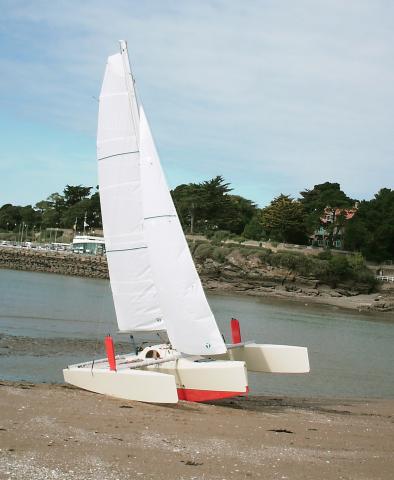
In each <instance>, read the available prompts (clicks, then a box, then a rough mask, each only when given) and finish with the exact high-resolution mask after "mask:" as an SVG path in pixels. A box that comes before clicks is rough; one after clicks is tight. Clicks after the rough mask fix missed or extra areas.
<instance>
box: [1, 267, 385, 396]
mask: <svg viewBox="0 0 394 480" xmlns="http://www.w3.org/2000/svg"><path fill="white" fill-rule="evenodd" d="M208 300H209V303H210V305H211V307H212V310H213V312H214V314H215V316H216V319H217V321H218V324H219V327H220V329H221V331H222V332H223V333H224V335H225V337H226V338H227V340H230V338H229V337H230V328H229V321H230V318H231V317H236V318H238V319H239V320H240V322H241V329H242V334H243V339H244V340H247V339H250V340H254V341H256V342H258V343H277V344H288V345H302V346H306V347H308V349H309V356H310V363H311V373H310V374H305V375H304V374H302V375H283V374H281V375H274V374H250V375H249V381H250V390H251V393H252V394H265V395H292V396H314V397H351V398H366V397H370V398H373V397H377V398H388V397H394V375H393V367H394V317H393V315H392V314H376V313H375V314H365V313H364V314H360V313H353V312H346V311H343V310H340V309H337V308H334V307H326V306H317V305H305V304H303V303H296V302H284V301H279V300H269V299H256V298H251V297H247V298H243V297H230V296H220V295H209V296H208ZM116 331H117V327H116V320H115V312H114V307H113V303H112V297H111V293H110V288H109V282H108V281H105V280H92V279H85V278H76V277H65V276H61V275H53V274H47V273H33V272H20V271H14V270H0V379H4V380H27V381H32V382H62V381H63V378H62V368H64V367H65V366H66V365H69V364H72V363H78V362H81V361H85V360H89V359H92V358H100V357H102V356H103V352H104V351H103V346H102V339H103V337H104V335H105V334H106V333H109V332H110V333H112V334H113V335H114V337H115V340H116V341H117V342H119V343H117V351H118V352H120V351H126V350H129V345H128V343H126V342H128V341H129V340H128V338H127V337H125V336H124V335H123V336H117V335H115V334H114V332H116Z"/></svg>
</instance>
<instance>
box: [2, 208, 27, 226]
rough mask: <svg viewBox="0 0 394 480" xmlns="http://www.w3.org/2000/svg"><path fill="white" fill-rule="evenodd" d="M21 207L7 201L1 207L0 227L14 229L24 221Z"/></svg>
mask: <svg viewBox="0 0 394 480" xmlns="http://www.w3.org/2000/svg"><path fill="white" fill-rule="evenodd" d="M20 210H21V207H17V206H15V205H12V204H11V203H6V204H5V205H3V206H2V207H1V208H0V228H2V229H4V230H14V228H15V226H16V225H17V224H19V223H21V221H22V217H21V212H20Z"/></svg>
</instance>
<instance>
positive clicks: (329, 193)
mask: <svg viewBox="0 0 394 480" xmlns="http://www.w3.org/2000/svg"><path fill="white" fill-rule="evenodd" d="M300 195H301V198H300V199H299V201H300V203H301V204H302V205H303V207H304V210H305V212H306V213H308V214H311V213H317V214H318V215H319V216H320V215H322V214H323V212H324V209H325V208H326V207H332V208H350V207H352V206H353V205H354V203H355V200H353V199H351V198H350V197H348V196H347V195H346V194H345V193H344V192H343V191H342V190H341V186H340V184H339V183H331V182H325V183H320V184H318V185H315V186H314V187H313V189H312V190H308V189H306V190H305V191H303V192H300Z"/></svg>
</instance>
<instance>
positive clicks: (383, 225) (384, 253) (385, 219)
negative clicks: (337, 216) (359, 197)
mask: <svg viewBox="0 0 394 480" xmlns="http://www.w3.org/2000/svg"><path fill="white" fill-rule="evenodd" d="M345 248H347V249H349V250H358V251H361V252H362V254H363V255H364V256H365V257H366V258H367V259H369V260H375V261H378V262H382V261H385V260H394V190H391V189H389V188H382V189H381V190H380V191H379V192H378V193H377V194H376V195H375V197H374V198H373V199H372V200H369V201H367V200H364V201H362V202H360V204H359V206H358V210H357V213H356V215H355V216H354V217H353V218H352V219H351V220H349V222H348V223H347V227H346V231H345Z"/></svg>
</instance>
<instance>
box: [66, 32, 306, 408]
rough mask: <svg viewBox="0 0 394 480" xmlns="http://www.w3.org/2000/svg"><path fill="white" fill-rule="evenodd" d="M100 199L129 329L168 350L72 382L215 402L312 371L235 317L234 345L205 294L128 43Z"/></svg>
mask: <svg viewBox="0 0 394 480" xmlns="http://www.w3.org/2000/svg"><path fill="white" fill-rule="evenodd" d="M97 160H98V171H99V187H100V202H101V211H102V219H103V228H104V238H105V245H106V254H107V260H108V269H109V275H110V283H111V290H112V296H113V300H114V306H115V312H116V318H117V323H118V327H119V331H120V332H122V333H125V334H129V335H130V334H132V338H134V335H136V334H138V332H145V333H146V332H154V333H155V334H159V335H163V334H165V335H166V336H167V337H168V341H166V342H164V343H160V344H157V345H155V344H153V343H150V344H149V345H148V346H145V348H142V346H141V347H138V346H137V348H136V349H135V351H134V352H132V353H130V354H129V355H121V356H116V355H115V349H114V345H113V341H112V338H111V337H110V336H108V337H106V340H105V343H106V349H107V358H104V359H100V360H93V361H90V362H85V363H80V364H76V365H70V366H69V367H68V368H65V369H64V370H63V374H64V379H65V381H66V382H68V383H70V384H72V385H75V386H78V387H80V388H83V389H86V390H90V391H93V392H97V393H101V394H106V395H110V396H113V397H118V398H123V399H129V400H139V401H143V402H154V403H176V402H177V401H178V400H179V399H180V400H189V401H208V400H214V399H220V398H226V397H232V396H238V395H246V394H247V393H248V378H247V371H248V370H249V371H254V372H271V373H305V372H309V359H308V351H307V349H306V348H305V347H295V346H288V345H261V344H255V343H247V342H246V343H244V342H242V339H241V333H240V328H239V323H238V321H237V320H235V319H233V320H232V325H231V326H232V336H233V338H232V344H229V345H226V344H225V342H224V340H223V337H222V335H221V333H220V331H219V329H218V326H217V324H216V320H215V318H214V315H213V313H212V311H211V309H210V307H209V304H208V302H207V299H206V297H205V294H204V291H203V288H202V285H201V281H200V278H199V276H198V273H197V271H196V268H195V265H194V262H193V259H192V257H191V254H190V251H189V247H188V245H187V242H186V238H185V236H184V234H183V231H182V227H181V224H180V222H179V219H178V215H177V212H176V209H175V206H174V204H173V201H172V198H171V195H170V192H169V189H168V186H167V182H166V180H165V177H164V174H163V171H162V168H161V164H160V160H159V156H158V154H157V151H156V147H155V143H154V140H153V137H152V134H151V130H150V127H149V123H148V120H147V118H146V116H145V113H144V110H143V108H142V105H141V104H140V103H139V102H138V101H137V95H136V91H135V86H134V79H133V77H132V74H131V69H130V63H129V57H128V52H127V45H126V42H124V41H121V42H120V52H119V53H117V54H116V55H112V56H110V57H109V58H108V62H107V66H106V71H105V75H104V80H103V84H102V89H101V94H100V102H99V118H98V133H97Z"/></svg>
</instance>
